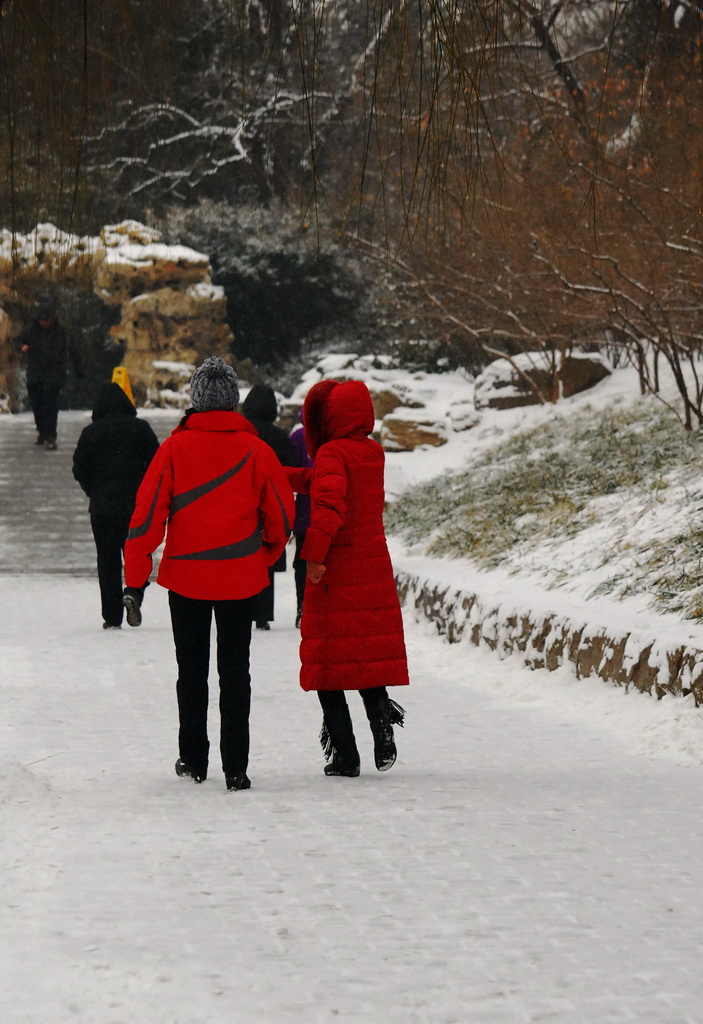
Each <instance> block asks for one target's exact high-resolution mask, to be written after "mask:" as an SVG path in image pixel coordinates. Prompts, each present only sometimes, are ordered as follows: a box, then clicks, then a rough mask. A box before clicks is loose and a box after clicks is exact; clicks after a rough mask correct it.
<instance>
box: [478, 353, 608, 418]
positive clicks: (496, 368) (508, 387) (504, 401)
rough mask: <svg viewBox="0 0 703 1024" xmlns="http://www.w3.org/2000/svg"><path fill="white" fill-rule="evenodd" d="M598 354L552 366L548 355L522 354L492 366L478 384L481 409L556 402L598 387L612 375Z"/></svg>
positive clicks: (580, 355)
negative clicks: (558, 399)
mask: <svg viewBox="0 0 703 1024" xmlns="http://www.w3.org/2000/svg"><path fill="white" fill-rule="evenodd" d="M611 372H612V371H611V369H610V366H609V365H608V363H607V361H606V359H604V357H603V356H601V355H598V354H597V353H572V354H571V355H570V356H566V357H565V358H564V359H562V360H558V361H557V368H556V369H553V368H552V367H551V366H550V365H549V361H548V357H547V355H546V354H545V353H544V352H522V353H520V354H519V355H516V356H513V357H511V358H510V359H507V358H506V359H496V360H495V361H494V362H492V363H490V364H489V365H488V366H487V367H486V369H485V370H484V371H483V373H481V374H480V375H479V376H478V377H477V378H476V382H475V384H474V402H475V404H476V408H477V409H514V408H516V407H517V406H523V405H537V404H539V403H540V402H551V401H554V400H555V398H557V397H558V398H570V397H571V396H572V395H576V394H578V393H579V392H581V391H585V390H586V389H588V388H592V387H594V386H595V385H596V384H598V383H599V382H600V381H602V380H604V379H605V378H606V377H608V376H609V375H610V373H611Z"/></svg>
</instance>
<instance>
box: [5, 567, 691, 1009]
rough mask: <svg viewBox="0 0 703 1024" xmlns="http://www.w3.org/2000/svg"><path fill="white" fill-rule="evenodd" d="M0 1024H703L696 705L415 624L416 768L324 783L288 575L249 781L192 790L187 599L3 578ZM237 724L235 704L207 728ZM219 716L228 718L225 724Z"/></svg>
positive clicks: (409, 757)
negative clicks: (174, 610) (180, 693)
mask: <svg viewBox="0 0 703 1024" xmlns="http://www.w3.org/2000/svg"><path fill="white" fill-rule="evenodd" d="M6 583H7V584H8V587H7V589H6V591H5V597H4V598H3V614H2V625H1V629H0V659H1V661H2V669H3V671H2V674H1V676H0V678H1V679H2V683H1V684H0V685H1V687H2V706H3V717H2V723H3V724H2V728H1V729H0V741H1V744H0V749H1V750H2V752H3V753H2V757H1V758H0V820H1V822H2V830H1V832H0V858H1V862H2V866H3V882H4V884H3V897H2V904H1V906H2V911H1V912H0V948H1V949H2V951H3V952H2V954H1V955H0V965H1V966H0V972H1V973H0V1019H2V1020H3V1021H6V1022H8V1024H64V1022H69V1021H79V1022H85V1024H131V1022H133V1021H149V1022H150V1024H225V1022H227V1024H232V1022H234V1024H249V1022H252V1024H254V1022H259V1021H267V1022H268V1021H271V1022H275V1024H301V1022H313V1024H315V1022H332V1021H347V1022H349V1024H368V1022H372V1021H377V1020H384V1021H388V1022H392V1024H408V1022H410V1024H450V1022H452V1024H464V1022H465V1021H480V1022H482V1024H483V1022H500V1024H520V1022H528V1021H530V1022H532V1021H546V1020H554V1021H559V1022H566V1021H568V1022H570V1024H576V1022H579V1024H592V1022H593V1021H596V1020H597V1021H599V1022H601V1021H603V1022H612V1024H615V1022H618V1024H620V1022H622V1021H626V1020H632V1021H638V1022H645V1021H651V1022H652V1024H662V1022H666V1024H674V1022H678V1021H682V1022H683V1021H687V1022H691V1024H693V1022H694V1021H698V1020H699V1019H700V1018H699V1016H698V1011H699V1006H700V1000H701V997H702V996H703V983H702V982H701V978H700V971H699V959H700V948H699V947H700V940H699V938H698V936H699V927H698V926H699V922H700V915H701V912H702V911H703V896H702V895H701V892H700V886H699V884H698V873H697V871H696V869H695V864H696V862H697V856H698V851H699V846H700V841H701V834H702V832H703V826H701V825H700V820H701V816H700V813H699V812H700V804H701V796H700V792H701V787H700V778H699V773H700V760H701V753H702V752H703V737H702V736H701V734H700V726H699V723H700V716H699V715H698V714H693V712H692V710H691V709H690V707H688V706H687V705H686V704H685V703H684V702H680V701H678V702H675V701H671V702H670V704H668V703H667V702H666V701H664V702H661V703H659V704H657V703H656V702H654V701H651V700H648V699H647V698H643V697H641V696H640V695H634V694H633V695H629V696H627V697H623V695H622V694H618V695H617V698H616V695H615V694H614V692H612V691H608V690H607V689H606V688H605V687H603V685H602V684H596V683H590V682H589V681H580V682H578V683H577V682H575V681H574V679H573V677H570V676H569V675H568V673H546V672H536V673H528V672H526V671H525V670H524V669H521V668H519V667H518V666H517V665H516V664H514V663H510V662H500V661H498V660H497V659H494V658H492V657H490V656H488V655H487V654H485V653H483V652H480V651H476V650H475V649H473V648H471V647H469V646H468V645H456V646H454V647H452V646H450V645H448V644H445V643H443V642H442V641H441V640H439V639H438V638H437V637H436V636H433V635H432V634H431V632H430V630H429V629H428V628H427V627H420V626H417V625H415V624H413V623H412V622H410V621H408V622H407V627H408V634H409V636H408V639H409V654H410V663H411V671H412V684H411V686H410V687H409V688H408V689H407V690H404V691H403V693H402V697H401V700H402V702H403V704H404V705H405V706H406V709H407V714H408V718H407V725H406V728H405V729H404V730H402V731H399V736H398V741H399V748H400V757H399V762H398V764H397V765H396V766H395V767H394V768H393V770H392V771H391V772H389V773H387V774H385V775H380V774H378V773H377V772H375V770H374V769H373V767H372V760H371V739H370V733H369V730H368V728H367V727H366V726H365V720H364V717H363V712H362V710H361V703H360V701H355V702H353V703H352V709H353V714H354V719H355V722H356V725H357V732H358V735H359V739H360V748H361V753H362V761H363V764H362V775H361V777H360V778H359V779H356V780H343V779H326V778H325V777H324V776H323V774H322V757H321V752H320V750H319V747H318V745H317V731H318V728H319V719H320V715H319V710H318V707H317V704H316V700H315V698H314V696H313V695H311V694H304V693H303V692H302V691H300V690H299V688H298V686H297V680H296V675H297V657H296V647H297V632H296V631H295V629H294V628H293V625H292V623H293V594H292V589H293V588H292V577H291V576H290V574H286V575H285V576H284V577H283V578H281V579H280V582H279V581H278V580H277V584H278V595H277V597H278V608H277V620H276V622H275V624H274V628H273V630H272V631H271V632H270V633H269V634H262V633H255V635H254V642H253V680H254V705H253V715H252V734H253V754H252V764H251V776H252V780H253V788H252V789H251V790H250V791H249V792H247V793H227V792H226V790H225V786H224V780H223V778H222V776H221V774H220V772H219V771H218V765H217V756H216V754H214V756H213V759H212V764H211V769H212V770H211V774H210V777H209V778H208V780H207V782H206V783H204V784H203V785H202V786H196V785H194V784H193V783H191V782H190V781H189V780H183V779H178V778H177V777H176V775H175V773H174V771H173V761H174V760H175V757H176V754H177V751H176V728H177V726H176V710H175V696H174V693H173V689H174V686H173V683H174V675H175V672H174V659H173V654H172V650H171V638H170V632H169V625H168V614H167V604H166V596H165V593H164V592H163V591H161V590H160V588H151V589H150V591H149V594H148V599H147V603H146V605H145V620H144V624H143V626H142V627H140V629H138V630H130V629H127V627H125V628H124V629H123V630H122V631H121V632H112V633H105V632H103V631H102V630H101V629H100V628H99V625H100V622H99V618H100V617H99V613H98V608H97V599H96V586H95V584H94V583H93V581H91V580H86V579H72V578H65V577H60V576H54V577H49V576H33V577H14V578H8V577H6ZM213 718H214V719H215V722H216V715H213ZM213 730H214V731H215V730H216V724H214V723H213Z"/></svg>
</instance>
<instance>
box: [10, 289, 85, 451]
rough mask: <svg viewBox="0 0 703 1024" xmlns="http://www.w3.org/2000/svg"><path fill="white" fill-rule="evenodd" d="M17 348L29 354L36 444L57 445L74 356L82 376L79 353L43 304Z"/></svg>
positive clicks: (19, 338) (30, 391) (29, 382)
mask: <svg viewBox="0 0 703 1024" xmlns="http://www.w3.org/2000/svg"><path fill="white" fill-rule="evenodd" d="M15 347H16V348H17V350H18V351H19V352H21V353H22V354H23V355H24V356H25V357H26V364H27V394H28V396H29V404H30V405H31V407H32V412H33V413H34V422H35V424H36V427H37V440H36V442H35V443H36V444H43V445H46V447H47V448H49V449H55V448H56V433H57V426H58V419H59V395H60V394H61V389H62V388H63V386H64V384H65V383H66V370H67V363H68V358H69V356H70V358H71V360H72V362H73V367H74V370H75V371H76V376H78V377H80V376H82V373H81V367H80V363H79V361H78V358H77V355H76V352H75V350H74V349H73V348H71V347H70V346H69V343H68V338H67V336H66V332H65V330H64V329H63V327H62V326H61V324H60V323H59V321H58V319H57V317H56V315H55V313H54V311H53V309H52V308H51V307H50V306H40V307H39V309H38V310H37V315H36V317H35V319H34V320H32V322H31V323H30V324H29V325H28V326H27V327H25V328H24V329H23V330H22V331H20V333H19V334H18V336H17V338H16V339H15Z"/></svg>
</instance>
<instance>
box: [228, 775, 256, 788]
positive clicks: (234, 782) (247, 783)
mask: <svg viewBox="0 0 703 1024" xmlns="http://www.w3.org/2000/svg"><path fill="white" fill-rule="evenodd" d="M225 782H226V783H227V789H228V790H229V791H230V792H231V791H232V790H233V789H251V780H250V779H249V776H248V775H247V773H246V772H235V773H234V775H227V776H226V777H225Z"/></svg>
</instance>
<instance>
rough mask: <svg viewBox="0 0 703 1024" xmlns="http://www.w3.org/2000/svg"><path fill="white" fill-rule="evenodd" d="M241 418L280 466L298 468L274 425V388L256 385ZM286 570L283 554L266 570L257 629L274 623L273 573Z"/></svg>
mask: <svg viewBox="0 0 703 1024" xmlns="http://www.w3.org/2000/svg"><path fill="white" fill-rule="evenodd" d="M242 415H243V416H245V417H246V418H247V419H248V420H249V422H250V423H251V424H252V426H253V427H255V428H256V432H257V434H258V435H259V437H260V438H261V440H262V441H265V442H266V444H267V445H269V447H270V448H272V449H273V450H274V452H275V453H276V457H277V459H278V461H279V462H280V463H281V465H282V466H297V465H299V462H298V460H297V456H296V452H295V448H294V447H293V445H292V444H291V442H290V440H289V438H288V435H287V434H286V432H285V430H282V429H281V428H280V427H277V426H276V425H275V421H276V419H277V418H278V403H277V402H276V393H275V391H274V390H273V388H271V387H268V385H266V384H255V385H254V386H253V388H252V389H251V391H250V392H249V394H248V395H247V397H246V398H245V399H244V402H243V403H242ZM285 571H286V553H285V551H283V552H282V554H281V557H280V558H279V559H278V561H277V562H276V564H275V565H272V566H270V568H269V585H268V586H267V587H266V588H265V589H264V590H262V591H261V593H260V594H259V596H258V597H257V599H256V609H255V611H254V621H255V623H256V628H257V629H270V628H271V627H270V626H269V623H270V622H273V609H274V573H276V572H285Z"/></svg>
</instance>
